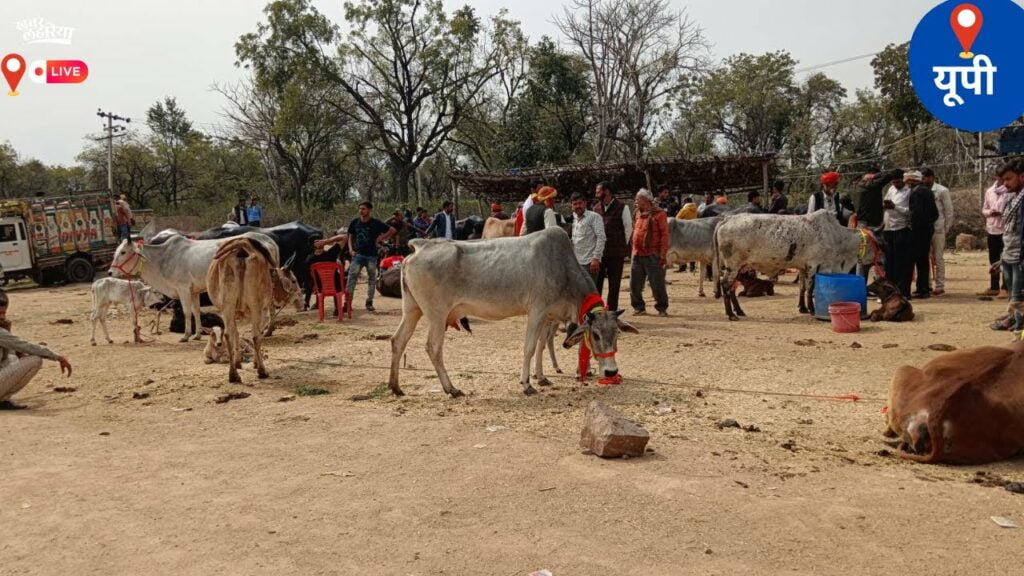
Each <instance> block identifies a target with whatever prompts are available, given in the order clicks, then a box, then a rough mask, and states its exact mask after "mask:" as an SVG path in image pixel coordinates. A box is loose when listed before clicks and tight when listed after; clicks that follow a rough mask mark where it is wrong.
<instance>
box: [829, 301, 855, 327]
mask: <svg viewBox="0 0 1024 576" xmlns="http://www.w3.org/2000/svg"><path fill="white" fill-rule="evenodd" d="M828 315H829V316H830V317H831V318H832V331H833V332H838V333H840V334H849V333H851V332H860V303H858V302H836V303H835V304H831V305H829V307H828Z"/></svg>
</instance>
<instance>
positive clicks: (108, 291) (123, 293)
mask: <svg viewBox="0 0 1024 576" xmlns="http://www.w3.org/2000/svg"><path fill="white" fill-rule="evenodd" d="M162 299H163V297H162V296H161V295H160V293H158V292H157V291H155V290H153V289H152V288H150V287H149V286H146V285H145V284H143V283H142V282H139V281H138V280H121V279H119V278H100V279H99V280H97V281H95V282H93V283H92V314H90V315H89V319H90V320H91V321H92V337H91V338H89V343H91V344H92V345H93V346H95V345H96V323H97V322H99V324H100V325H101V326H102V327H103V336H104V337H105V338H106V339H107V342H108V343H110V344H113V343H114V341H113V340H111V339H110V332H108V331H107V312H108V311H109V310H110V307H111V306H112V305H115V304H117V305H120V306H123V307H126V308H128V310H129V311H130V312H131V317H132V333H133V334H134V336H135V342H136V343H139V342H142V336H141V335H140V334H139V330H140V328H139V310H140V309H142V308H148V307H150V306H153V305H154V304H159V303H160V302H161V300H162Z"/></svg>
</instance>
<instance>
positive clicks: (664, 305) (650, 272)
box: [629, 188, 668, 316]
mask: <svg viewBox="0 0 1024 576" xmlns="http://www.w3.org/2000/svg"><path fill="white" fill-rule="evenodd" d="M636 209H637V215H636V223H635V224H634V225H633V263H632V267H631V268H630V278H629V297H630V303H631V304H632V305H633V314H634V315H636V316H643V315H644V314H647V305H646V304H645V303H644V283H645V282H646V281H648V280H650V283H651V292H653V293H654V308H655V309H656V310H657V311H658V316H668V291H667V290H666V288H665V266H666V264H667V261H666V256H667V255H668V218H667V217H666V215H665V211H664V210H662V209H661V208H658V206H657V205H656V204H655V203H654V196H653V195H652V194H651V193H650V192H649V191H647V190H645V189H643V188H641V189H640V191H639V192H637V194H636Z"/></svg>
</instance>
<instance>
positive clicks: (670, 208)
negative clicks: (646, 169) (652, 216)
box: [657, 186, 680, 218]
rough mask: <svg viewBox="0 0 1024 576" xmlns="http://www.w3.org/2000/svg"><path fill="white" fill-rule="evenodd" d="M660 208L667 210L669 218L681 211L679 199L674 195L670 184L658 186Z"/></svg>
mask: <svg viewBox="0 0 1024 576" xmlns="http://www.w3.org/2000/svg"><path fill="white" fill-rule="evenodd" d="M657 204H658V208H661V209H662V210H664V211H665V214H667V215H668V217H669V218H674V217H675V215H676V214H678V213H679V208H680V206H679V201H678V200H676V198H675V196H672V189H671V188H669V187H668V186H661V187H660V188H658V202H657Z"/></svg>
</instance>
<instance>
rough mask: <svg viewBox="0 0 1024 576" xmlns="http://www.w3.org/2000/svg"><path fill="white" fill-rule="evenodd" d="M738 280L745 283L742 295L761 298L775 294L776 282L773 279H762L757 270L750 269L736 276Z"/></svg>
mask: <svg viewBox="0 0 1024 576" xmlns="http://www.w3.org/2000/svg"><path fill="white" fill-rule="evenodd" d="M736 280H738V281H739V283H740V284H742V285H743V291H742V292H740V293H739V295H740V296H745V297H747V298H761V297H762V296H775V283H774V282H772V281H771V280H762V279H760V278H758V277H757V272H755V271H753V270H748V271H746V272H744V273H742V274H740V275H739V276H737V277H736Z"/></svg>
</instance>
